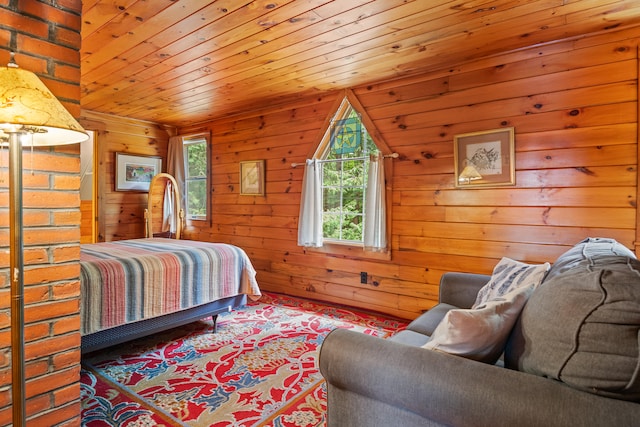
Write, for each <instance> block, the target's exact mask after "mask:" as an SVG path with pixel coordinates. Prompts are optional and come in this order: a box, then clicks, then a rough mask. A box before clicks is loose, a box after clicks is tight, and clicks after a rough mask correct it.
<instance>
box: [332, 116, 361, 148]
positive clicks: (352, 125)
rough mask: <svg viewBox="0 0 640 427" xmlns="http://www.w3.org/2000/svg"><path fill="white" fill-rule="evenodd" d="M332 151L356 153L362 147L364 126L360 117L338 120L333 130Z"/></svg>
mask: <svg viewBox="0 0 640 427" xmlns="http://www.w3.org/2000/svg"><path fill="white" fill-rule="evenodd" d="M330 143H331V151H332V152H333V153H335V154H346V153H354V152H355V151H356V150H357V149H358V148H360V146H361V145H362V124H361V123H360V119H358V117H349V118H347V119H343V120H336V121H335V122H334V124H333V127H332V128H331V140H330Z"/></svg>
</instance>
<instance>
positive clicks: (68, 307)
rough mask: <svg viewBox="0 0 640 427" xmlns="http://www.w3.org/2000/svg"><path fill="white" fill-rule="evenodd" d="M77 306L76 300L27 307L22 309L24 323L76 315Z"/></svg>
mask: <svg viewBox="0 0 640 427" xmlns="http://www.w3.org/2000/svg"><path fill="white" fill-rule="evenodd" d="M78 310H79V304H78V300H77V299H73V300H64V301H51V302H49V303H47V304H38V305H27V306H26V307H25V309H24V317H25V322H29V323H30V322H39V321H42V320H47V319H52V318H56V317H63V316H70V315H73V314H77V313H78Z"/></svg>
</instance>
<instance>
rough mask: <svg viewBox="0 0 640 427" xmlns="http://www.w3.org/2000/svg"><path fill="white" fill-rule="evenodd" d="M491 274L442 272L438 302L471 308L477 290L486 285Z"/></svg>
mask: <svg viewBox="0 0 640 427" xmlns="http://www.w3.org/2000/svg"><path fill="white" fill-rule="evenodd" d="M489 279H491V276H488V275H486V274H473V273H457V272H450V273H444V274H443V275H442V277H441V278H440V298H439V302H442V303H445V304H451V305H455V306H456V307H460V308H471V306H472V305H473V303H474V302H475V301H476V296H477V295H478V291H480V289H481V288H482V287H483V286H484V285H486V284H487V283H488V282H489Z"/></svg>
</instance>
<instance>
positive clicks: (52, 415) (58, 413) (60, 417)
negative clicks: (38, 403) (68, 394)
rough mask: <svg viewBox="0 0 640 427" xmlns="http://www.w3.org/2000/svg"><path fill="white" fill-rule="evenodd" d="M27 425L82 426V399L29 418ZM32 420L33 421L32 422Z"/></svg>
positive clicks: (35, 426) (34, 426)
mask: <svg viewBox="0 0 640 427" xmlns="http://www.w3.org/2000/svg"><path fill="white" fill-rule="evenodd" d="M29 421H30V422H29V424H28V426H27V427H32V426H33V427H37V426H57V427H62V426H74V427H78V426H80V401H79V400H78V401H76V402H72V403H70V404H68V405H64V406H61V407H59V408H56V409H54V410H52V411H50V412H45V413H41V414H38V415H37V416H36V417H35V418H33V420H29ZM31 421H32V422H31Z"/></svg>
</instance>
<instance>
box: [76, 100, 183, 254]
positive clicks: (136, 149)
mask: <svg viewBox="0 0 640 427" xmlns="http://www.w3.org/2000/svg"><path fill="white" fill-rule="evenodd" d="M79 121H80V124H81V125H82V126H83V127H84V128H85V129H87V130H94V131H96V134H95V135H96V147H97V148H96V150H97V153H96V154H97V155H96V157H97V158H98V164H97V165H94V170H95V172H96V174H97V177H98V191H97V193H98V194H97V205H96V207H97V216H98V230H97V236H96V241H98V242H105V241H106V242H109V241H113V240H123V239H135V238H141V237H144V209H145V208H146V207H147V193H143V192H135V191H115V153H117V152H122V153H127V154H134V155H143V156H161V157H162V158H163V163H162V167H163V168H166V157H167V142H168V139H169V132H170V131H171V130H170V129H167V128H165V127H163V126H161V125H158V124H155V123H149V122H143V121H139V120H133V119H129V118H124V117H117V116H110V115H106V114H99V113H95V112H91V111H83V112H82V116H81V117H80V119H79Z"/></svg>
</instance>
